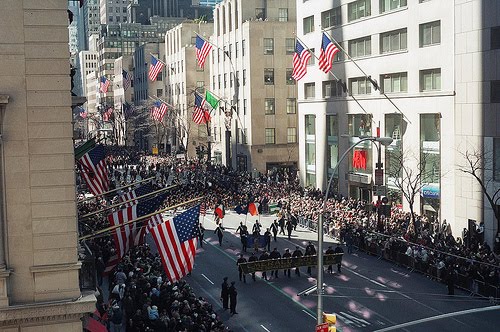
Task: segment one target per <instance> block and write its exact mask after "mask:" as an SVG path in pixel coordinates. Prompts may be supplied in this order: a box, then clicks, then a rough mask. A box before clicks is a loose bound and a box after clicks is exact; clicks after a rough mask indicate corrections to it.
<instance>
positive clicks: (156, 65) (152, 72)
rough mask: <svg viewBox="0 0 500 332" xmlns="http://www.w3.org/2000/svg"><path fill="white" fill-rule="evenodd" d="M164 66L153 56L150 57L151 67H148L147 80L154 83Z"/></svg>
mask: <svg viewBox="0 0 500 332" xmlns="http://www.w3.org/2000/svg"><path fill="white" fill-rule="evenodd" d="M164 65H165V64H164V63H163V62H161V61H160V60H158V59H157V58H156V57H155V56H154V55H151V65H150V66H149V75H148V76H149V79H150V80H151V81H156V78H157V77H158V74H159V73H160V72H161V71H162V70H163V66H164Z"/></svg>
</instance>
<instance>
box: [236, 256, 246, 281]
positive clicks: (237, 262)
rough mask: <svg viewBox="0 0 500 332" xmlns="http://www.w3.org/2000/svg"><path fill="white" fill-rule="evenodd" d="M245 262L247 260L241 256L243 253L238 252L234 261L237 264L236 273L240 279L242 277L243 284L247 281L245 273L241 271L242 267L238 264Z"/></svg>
mask: <svg viewBox="0 0 500 332" xmlns="http://www.w3.org/2000/svg"><path fill="white" fill-rule="evenodd" d="M246 262H247V260H246V258H245V257H243V254H240V258H238V260H237V261H236V265H237V266H238V274H239V277H240V281H241V279H242V278H243V282H244V283H245V284H246V283H247V277H246V275H245V273H244V272H243V269H242V268H241V266H240V264H241V263H246Z"/></svg>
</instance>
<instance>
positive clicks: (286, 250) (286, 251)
mask: <svg viewBox="0 0 500 332" xmlns="http://www.w3.org/2000/svg"><path fill="white" fill-rule="evenodd" d="M282 257H283V258H292V254H291V253H290V250H289V249H288V248H287V249H285V252H284V253H283V256H282ZM283 275H285V276H286V275H288V278H290V269H285V270H283Z"/></svg>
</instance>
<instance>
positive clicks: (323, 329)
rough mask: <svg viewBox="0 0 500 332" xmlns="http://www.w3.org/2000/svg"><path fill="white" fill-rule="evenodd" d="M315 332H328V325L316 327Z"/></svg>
mask: <svg viewBox="0 0 500 332" xmlns="http://www.w3.org/2000/svg"><path fill="white" fill-rule="evenodd" d="M316 332H328V323H323V324H319V325H316Z"/></svg>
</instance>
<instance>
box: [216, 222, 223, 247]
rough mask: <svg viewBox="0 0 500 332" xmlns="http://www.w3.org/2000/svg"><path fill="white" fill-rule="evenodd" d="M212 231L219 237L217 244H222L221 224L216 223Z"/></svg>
mask: <svg viewBox="0 0 500 332" xmlns="http://www.w3.org/2000/svg"><path fill="white" fill-rule="evenodd" d="M214 233H215V234H217V238H218V239H219V246H222V238H223V237H224V227H222V224H219V225H217V228H216V229H215V231H214Z"/></svg>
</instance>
